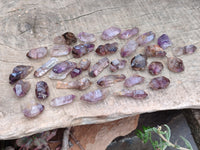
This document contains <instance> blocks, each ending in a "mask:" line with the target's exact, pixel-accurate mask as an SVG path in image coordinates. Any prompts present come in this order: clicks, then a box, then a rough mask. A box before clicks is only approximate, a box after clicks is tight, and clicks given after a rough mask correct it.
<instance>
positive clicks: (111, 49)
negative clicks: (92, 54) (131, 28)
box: [96, 42, 118, 56]
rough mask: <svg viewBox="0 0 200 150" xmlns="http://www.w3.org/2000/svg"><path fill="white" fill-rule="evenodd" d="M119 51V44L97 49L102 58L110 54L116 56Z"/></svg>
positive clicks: (100, 46) (108, 44)
mask: <svg viewBox="0 0 200 150" xmlns="http://www.w3.org/2000/svg"><path fill="white" fill-rule="evenodd" d="M117 49H118V43H117V42H114V43H111V44H110V43H107V44H105V45H99V46H98V47H97V49H96V53H97V54H98V55H100V56H105V55H108V54H114V53H116V52H117Z"/></svg>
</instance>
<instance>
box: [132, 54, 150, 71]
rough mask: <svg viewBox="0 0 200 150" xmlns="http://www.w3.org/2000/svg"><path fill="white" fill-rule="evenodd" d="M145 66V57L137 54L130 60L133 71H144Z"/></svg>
mask: <svg viewBox="0 0 200 150" xmlns="http://www.w3.org/2000/svg"><path fill="white" fill-rule="evenodd" d="M146 65H147V57H146V56H145V55H142V54H139V55H137V56H135V57H133V58H132V60H131V67H132V69H133V70H136V71H139V70H144V69H145V67H146Z"/></svg>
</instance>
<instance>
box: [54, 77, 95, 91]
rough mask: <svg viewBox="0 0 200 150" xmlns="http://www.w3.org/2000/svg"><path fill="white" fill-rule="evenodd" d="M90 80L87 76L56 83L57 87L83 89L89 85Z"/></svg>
mask: <svg viewBox="0 0 200 150" xmlns="http://www.w3.org/2000/svg"><path fill="white" fill-rule="evenodd" d="M91 84H92V82H91V81H90V80H89V79H88V78H82V79H79V80H76V81H70V82H62V81H58V82H57V84H56V88H57V89H78V90H85V89H87V88H89V87H90V86H91Z"/></svg>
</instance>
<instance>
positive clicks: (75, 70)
mask: <svg viewBox="0 0 200 150" xmlns="http://www.w3.org/2000/svg"><path fill="white" fill-rule="evenodd" d="M81 72H82V70H81V69H80V68H74V69H73V70H72V71H71V72H70V74H71V77H72V78H75V77H77V76H78V75H80V74H81Z"/></svg>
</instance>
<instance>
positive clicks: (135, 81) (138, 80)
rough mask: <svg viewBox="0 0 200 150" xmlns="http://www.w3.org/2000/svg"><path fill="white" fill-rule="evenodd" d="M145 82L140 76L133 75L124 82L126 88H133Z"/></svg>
mask: <svg viewBox="0 0 200 150" xmlns="http://www.w3.org/2000/svg"><path fill="white" fill-rule="evenodd" d="M143 82H144V77H142V76H140V75H133V76H131V77H129V78H127V79H126V80H125V81H124V86H125V87H132V86H134V85H137V84H140V83H143Z"/></svg>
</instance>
